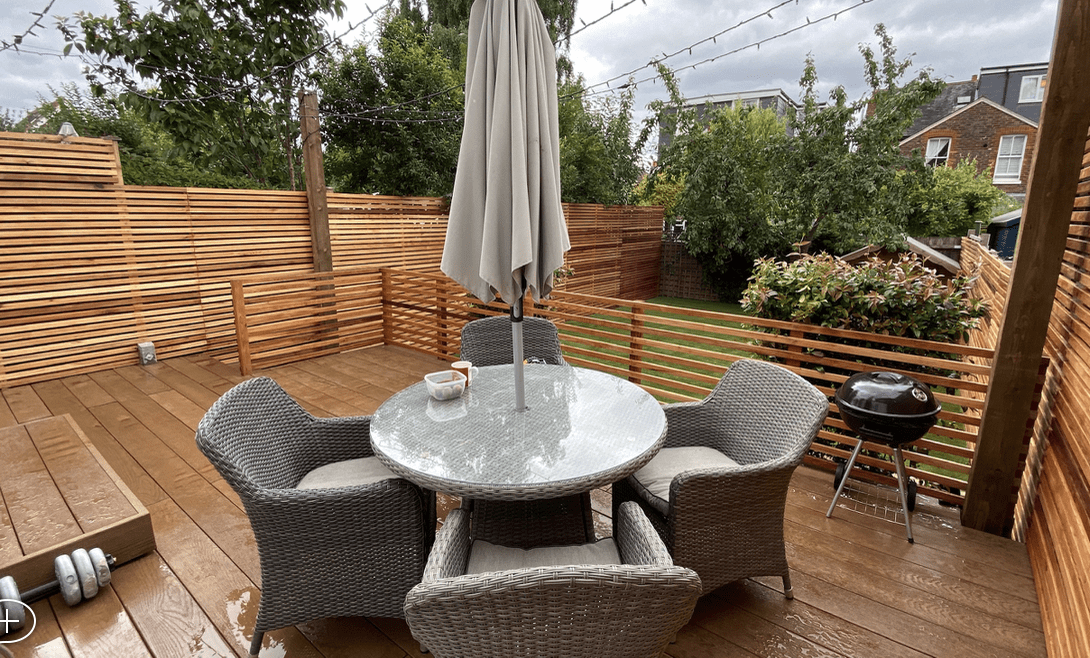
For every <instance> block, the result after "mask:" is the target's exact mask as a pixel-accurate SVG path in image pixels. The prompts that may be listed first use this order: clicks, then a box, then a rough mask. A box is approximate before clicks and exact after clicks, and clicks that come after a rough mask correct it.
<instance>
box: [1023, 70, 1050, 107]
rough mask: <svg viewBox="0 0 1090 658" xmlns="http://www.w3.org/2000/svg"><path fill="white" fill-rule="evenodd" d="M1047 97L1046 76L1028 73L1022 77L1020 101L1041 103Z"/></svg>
mask: <svg viewBox="0 0 1090 658" xmlns="http://www.w3.org/2000/svg"><path fill="white" fill-rule="evenodd" d="M1044 99H1045V76H1043V75H1027V76H1026V77H1024V78H1022V87H1021V89H1019V91H1018V102H1019V103H1040V102H1041V101H1043V100H1044Z"/></svg>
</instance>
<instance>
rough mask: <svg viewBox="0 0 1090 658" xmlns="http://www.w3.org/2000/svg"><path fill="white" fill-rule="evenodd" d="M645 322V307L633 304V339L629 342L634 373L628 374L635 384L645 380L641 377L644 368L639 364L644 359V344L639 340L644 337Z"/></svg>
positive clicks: (630, 365) (629, 366) (630, 368)
mask: <svg viewBox="0 0 1090 658" xmlns="http://www.w3.org/2000/svg"><path fill="white" fill-rule="evenodd" d="M643 323H644V319H643V309H642V308H640V307H639V306H633V307H632V329H631V330H630V332H629V333H630V335H631V337H632V340H631V341H630V342H629V343H628V355H629V364H628V370H629V372H631V373H633V374H631V375H629V376H628V381H630V382H632V383H634V384H639V383H641V382H642V381H643V377H640V374H641V373H642V372H643V368H641V367H640V366H638V365H637V363H639V362H640V361H642V360H643V344H641V343H640V341H639V339H641V338H643Z"/></svg>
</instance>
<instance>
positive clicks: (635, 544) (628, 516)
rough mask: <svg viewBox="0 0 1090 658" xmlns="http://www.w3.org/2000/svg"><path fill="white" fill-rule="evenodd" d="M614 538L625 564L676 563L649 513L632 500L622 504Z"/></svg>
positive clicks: (659, 564)
mask: <svg viewBox="0 0 1090 658" xmlns="http://www.w3.org/2000/svg"><path fill="white" fill-rule="evenodd" d="M614 539H616V541H617V548H618V550H619V551H620V553H621V561H622V562H623V563H624V564H634V565H636V564H645V565H650V566H664V567H665V566H671V565H672V564H673V563H674V561H673V560H672V559H671V558H670V552H669V551H668V550H666V544H664V543H662V538H661V537H659V534H658V533H657V532H656V531H655V528H654V526H652V525H651V521H649V520H648V519H647V515H646V514H644V512H643V510H642V509H640V506H639V505H637V504H636V503H634V502H632V501H628V502H625V503H622V504H621V508H620V511H619V512H618V519H617V536H616V537H615V538H614Z"/></svg>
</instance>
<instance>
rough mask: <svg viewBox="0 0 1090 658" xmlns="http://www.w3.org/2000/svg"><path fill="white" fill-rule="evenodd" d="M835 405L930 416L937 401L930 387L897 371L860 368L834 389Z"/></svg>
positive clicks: (891, 414) (882, 412)
mask: <svg viewBox="0 0 1090 658" xmlns="http://www.w3.org/2000/svg"><path fill="white" fill-rule="evenodd" d="M836 403H837V406H841V405H847V406H848V408H849V409H853V410H858V411H865V412H869V413H871V414H877V415H884V416H898V417H902V418H903V417H911V416H930V415H934V414H936V413H938V411H939V403H938V402H937V401H936V400H935V396H934V395H932V393H931V387H929V386H928V385H927V384H925V383H923V382H921V381H920V380H918V379H916V378H914V377H909V376H908V375H902V374H900V373H897V372H860V373H857V374H855V375H852V376H851V377H849V378H848V379H847V381H845V382H844V383H843V384H841V385H840V388H838V389H837V390H836Z"/></svg>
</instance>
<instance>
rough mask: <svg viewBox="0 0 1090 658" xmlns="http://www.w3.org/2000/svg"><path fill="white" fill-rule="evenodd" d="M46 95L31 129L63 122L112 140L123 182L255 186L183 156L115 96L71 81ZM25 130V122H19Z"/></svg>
mask: <svg viewBox="0 0 1090 658" xmlns="http://www.w3.org/2000/svg"><path fill="white" fill-rule="evenodd" d="M50 91H51V92H52V93H53V99H52V100H44V99H43V100H42V102H41V104H40V105H39V106H38V108H37V109H36V110H35V112H34V113H35V115H37V116H38V117H41V118H42V119H44V122H43V123H42V124H41V125H40V126H38V128H37V129H36V130H35V131H34V132H37V133H40V134H52V135H55V134H57V131H58V130H59V128H60V126H61V124H62V123H64V122H66V121H67V122H68V123H71V124H72V127H73V128H75V130H76V133H77V134H79V135H82V136H84V137H110V138H112V139H115V140H117V147H118V154H119V156H120V159H121V172H122V175H123V176H124V179H125V183H127V184H129V185H164V186H171V187H217V188H255V187H258V184H257V181H255V180H253V179H252V178H249V177H245V176H231V175H228V174H224V173H221V172H218V171H214V170H210V169H208V168H206V167H203V166H199V165H197V164H196V163H194V162H193V161H192V160H189V159H187V158H186V157H184V154H182V153H180V152H179V151H178V150H177V149H174V148H173V142H172V140H171V137H170V135H168V134H167V133H166V132H165V131H164V130H163V129H162V128H161V127H160V126H158V125H156V124H152V123H149V122H148V121H147V120H146V119H145V118H144V117H143V116H141V115H140V114H139V113H137V112H136V111H135V110H133V109H132V108H130V107H127V106H125V105H124V104H122V103H120V102H118V99H117V98H116V97H115V96H91V97H87V96H84V95H83V94H82V93H81V92H80V91H79V89H78V88H77V87H76V86H75V85H74V84H66V85H64V86H62V88H61V90H60V91H55V90H53V89H52V88H50ZM21 124H22V125H21V127H22V128H24V129H25V127H26V121H25V120H24V121H23V122H21Z"/></svg>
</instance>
